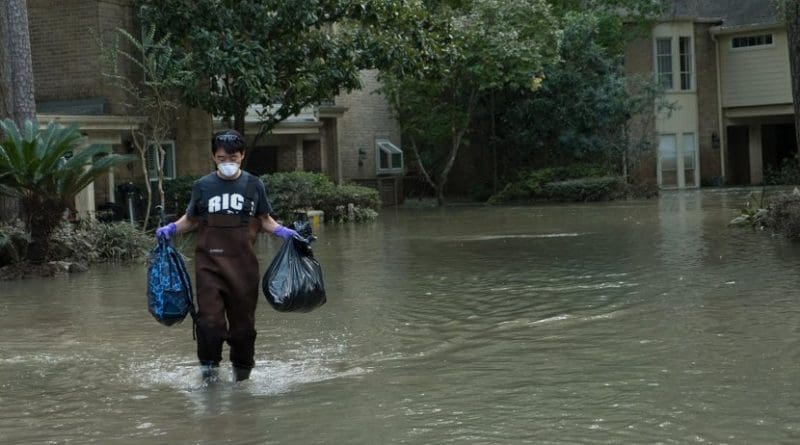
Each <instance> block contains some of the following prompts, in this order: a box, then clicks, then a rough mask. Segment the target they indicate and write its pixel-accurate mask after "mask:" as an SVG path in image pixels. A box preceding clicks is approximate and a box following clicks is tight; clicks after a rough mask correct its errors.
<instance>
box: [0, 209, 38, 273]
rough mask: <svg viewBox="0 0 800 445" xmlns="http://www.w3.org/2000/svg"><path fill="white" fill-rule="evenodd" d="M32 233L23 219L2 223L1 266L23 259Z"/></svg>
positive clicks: (0, 240)
mask: <svg viewBox="0 0 800 445" xmlns="http://www.w3.org/2000/svg"><path fill="white" fill-rule="evenodd" d="M30 242H31V238H30V235H28V233H27V232H26V231H25V227H24V225H23V224H22V221H20V220H16V221H14V222H12V223H10V224H6V223H0V267H3V266H8V265H10V264H15V263H18V262H20V261H22V260H23V259H24V258H25V256H26V255H27V253H28V244H29V243H30Z"/></svg>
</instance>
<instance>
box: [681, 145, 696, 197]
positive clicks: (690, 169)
mask: <svg viewBox="0 0 800 445" xmlns="http://www.w3.org/2000/svg"><path fill="white" fill-rule="evenodd" d="M682 142H683V143H682V144H681V153H682V154H683V156H681V157H682V159H683V185H682V187H697V184H696V170H697V150H696V148H695V142H694V133H683V141H682Z"/></svg>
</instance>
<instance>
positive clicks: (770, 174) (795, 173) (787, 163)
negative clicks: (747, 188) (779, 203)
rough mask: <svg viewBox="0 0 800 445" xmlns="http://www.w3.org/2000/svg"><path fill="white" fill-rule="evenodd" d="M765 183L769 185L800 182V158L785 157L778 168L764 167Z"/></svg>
mask: <svg viewBox="0 0 800 445" xmlns="http://www.w3.org/2000/svg"><path fill="white" fill-rule="evenodd" d="M764 183H765V184H767V185H794V184H800V159H799V158H798V157H797V156H792V157H788V158H784V159H783V160H782V161H781V164H780V166H779V167H778V168H774V167H772V166H771V165H767V166H766V167H765V168H764Z"/></svg>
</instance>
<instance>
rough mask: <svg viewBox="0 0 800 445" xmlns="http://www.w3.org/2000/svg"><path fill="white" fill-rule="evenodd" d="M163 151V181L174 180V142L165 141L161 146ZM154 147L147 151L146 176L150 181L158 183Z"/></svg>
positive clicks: (151, 146)
mask: <svg viewBox="0 0 800 445" xmlns="http://www.w3.org/2000/svg"><path fill="white" fill-rule="evenodd" d="M161 147H162V148H163V149H164V179H175V142H173V141H166V142H164V143H162V144H161ZM156 159H157V158H156V146H155V144H153V145H150V148H149V149H148V150H147V157H146V160H147V175H148V176H149V177H150V180H151V181H158V171H157V169H156Z"/></svg>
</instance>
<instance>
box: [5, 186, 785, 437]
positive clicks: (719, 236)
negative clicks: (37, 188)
mask: <svg viewBox="0 0 800 445" xmlns="http://www.w3.org/2000/svg"><path fill="white" fill-rule="evenodd" d="M745 193H746V192H745V191H736V190H734V191H730V190H725V191H722V190H704V191H694V192H682V193H677V192H676V193H665V194H663V196H662V197H661V198H660V199H658V200H652V201H641V202H639V201H637V202H614V203H601V204H572V205H560V206H536V207H501V208H489V207H453V208H447V209H444V210H439V209H434V208H406V209H399V210H395V209H385V210H384V212H383V214H382V215H381V217H380V220H379V221H378V222H377V223H375V224H371V225H328V226H324V227H322V228H320V230H319V231H318V232H317V234H318V235H319V241H318V243H317V244H316V245H315V252H316V254H317V257H318V258H319V260H320V262H321V263H322V265H323V270H324V274H325V280H326V285H327V290H328V303H327V304H326V305H325V306H323V307H321V308H319V309H317V310H316V311H314V312H311V313H307V314H283V313H278V312H275V311H274V310H272V309H271V308H270V307H269V305H268V304H266V301H265V300H263V297H260V298H262V300H261V302H260V305H259V308H258V312H257V329H258V331H259V337H258V340H257V345H256V359H257V368H256V369H255V370H254V373H253V376H252V379H251V380H249V381H247V382H243V383H239V384H234V383H232V382H231V377H230V375H229V373H230V368H229V365H228V364H225V365H224V366H223V367H222V371H223V372H222V376H223V379H222V380H223V381H222V382H220V383H218V384H216V385H212V386H204V385H203V384H202V383H201V381H200V377H199V375H198V371H197V369H196V366H195V356H194V343H193V341H192V335H191V324H190V323H188V322H185V323H183V324H182V325H178V326H173V327H169V328H167V327H164V326H161V325H159V324H158V323H156V321H155V320H153V319H152V317H151V316H150V315H149V313H148V312H147V310H146V298H145V268H144V266H142V265H132V266H117V267H107V268H105V267H104V268H94V269H93V270H91V271H90V272H88V273H85V274H82V275H76V276H72V277H63V278H50V279H38V280H22V281H16V282H5V283H0V284H1V286H0V443H2V444H86V443H98V444H155V443H158V444H223V443H231V444H524V443H531V444H579V443H580V444H622V443H667V444H668V443H676V444H684V443H695V442H697V443H713V444H722V443H728V444H743V443H747V444H778V443H786V444H789V443H798V442H800V385H798V383H800V365H798V363H800V347H799V346H800V344H799V343H800V300H798V291H797V289H798V286H797V282H798V264H800V244H794V245H793V244H791V243H790V242H788V241H785V240H783V239H781V238H780V237H774V236H770V235H769V234H766V233H754V232H752V231H748V230H742V229H730V228H727V227H726V223H727V222H728V221H730V219H731V218H733V217H734V216H735V215H736V214H737V213H738V210H737V209H738V208H740V207H741V206H742V205H743V204H744V203H745V200H746V199H745ZM277 246H278V244H277V243H276V242H275V241H273V240H271V239H263V240H261V241H259V245H258V247H259V251H260V256H261V259H262V268H263V269H266V266H267V263H268V260H269V258H270V257H271V255H272V254H273V253H274V252H275V251H276V249H277ZM225 355H226V356H227V350H226V353H225Z"/></svg>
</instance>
